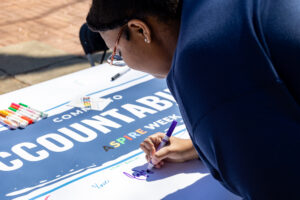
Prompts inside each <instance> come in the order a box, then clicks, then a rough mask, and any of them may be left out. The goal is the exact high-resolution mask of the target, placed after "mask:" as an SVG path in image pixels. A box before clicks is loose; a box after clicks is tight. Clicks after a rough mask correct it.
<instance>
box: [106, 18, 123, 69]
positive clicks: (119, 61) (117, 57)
mask: <svg viewBox="0 0 300 200" xmlns="http://www.w3.org/2000/svg"><path fill="white" fill-rule="evenodd" d="M126 26H127V24H126V25H124V26H123V27H122V28H121V30H120V32H119V33H118V37H117V40H116V43H115V46H114V49H113V52H112V54H111V56H109V57H108V59H107V62H108V63H110V65H113V66H117V67H124V66H126V65H127V64H126V63H125V62H124V60H123V58H122V56H121V54H120V52H118V53H117V48H118V45H119V42H120V39H121V36H122V34H123V31H124V29H125V27H126Z"/></svg>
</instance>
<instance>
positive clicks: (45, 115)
mask: <svg viewBox="0 0 300 200" xmlns="http://www.w3.org/2000/svg"><path fill="white" fill-rule="evenodd" d="M19 105H21V106H24V107H26V108H29V109H31V110H33V111H35V112H38V113H39V115H40V117H42V118H47V117H48V114H47V113H45V112H42V111H39V110H37V109H34V108H31V107H29V106H28V105H26V104H23V103H19Z"/></svg>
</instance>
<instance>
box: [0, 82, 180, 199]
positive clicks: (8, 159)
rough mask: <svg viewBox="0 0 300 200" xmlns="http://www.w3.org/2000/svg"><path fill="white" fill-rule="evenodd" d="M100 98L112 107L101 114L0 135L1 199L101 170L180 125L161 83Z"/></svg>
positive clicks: (70, 115) (77, 113) (74, 112)
mask: <svg viewBox="0 0 300 200" xmlns="http://www.w3.org/2000/svg"><path fill="white" fill-rule="evenodd" d="M104 98H111V99H113V102H112V103H111V104H110V105H109V106H108V107H106V108H105V110H103V111H101V112H99V111H92V110H89V111H88V110H84V109H80V108H74V109H71V110H68V111H66V112H64V113H61V114H59V115H56V116H52V117H49V118H47V119H45V120H41V121H39V122H37V123H36V124H33V125H30V126H28V127H27V128H26V129H24V130H7V131H4V132H0V181H1V187H0V199H3V200H4V199H11V198H12V197H18V196H20V195H25V194H27V193H29V192H32V191H33V190H34V189H39V188H32V187H35V186H38V185H41V184H44V185H43V186H46V185H48V184H53V182H55V180H57V179H58V178H60V177H63V176H65V177H64V178H69V177H70V176H73V175H75V174H76V172H82V171H83V170H85V169H87V168H92V167H99V166H101V165H102V164H103V163H105V162H107V161H110V160H114V159H116V158H118V157H119V156H122V155H125V154H127V153H129V152H131V151H133V150H136V149H138V148H139V144H140V143H141V142H142V141H143V140H144V139H145V138H146V137H148V136H149V135H151V134H154V133H156V132H165V130H166V129H167V128H169V126H170V124H171V122H172V121H173V120H177V121H178V122H179V124H178V125H181V124H183V122H182V120H181V116H180V114H179V110H178V107H177V104H176V103H175V101H174V99H173V98H172V96H171V94H170V93H169V92H168V90H167V86H166V84H165V81H164V80H157V79H153V80H150V81H147V82H144V83H141V84H138V85H135V86H133V87H130V88H128V89H125V90H122V91H119V92H116V93H113V94H110V95H108V96H105V97H104ZM60 181H61V179H60ZM26 188H27V190H25V189H26ZM28 188H32V189H28ZM15 191H19V192H17V193H16V192H15ZM20 191H22V192H20ZM14 192H15V193H14ZM7 194H10V195H11V196H10V197H9V196H7ZM12 194H14V195H12Z"/></svg>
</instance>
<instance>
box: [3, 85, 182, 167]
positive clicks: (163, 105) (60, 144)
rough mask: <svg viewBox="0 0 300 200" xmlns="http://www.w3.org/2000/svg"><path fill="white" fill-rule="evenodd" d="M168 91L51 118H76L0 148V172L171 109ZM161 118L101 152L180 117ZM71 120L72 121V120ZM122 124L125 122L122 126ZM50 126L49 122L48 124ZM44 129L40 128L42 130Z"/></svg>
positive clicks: (105, 147) (172, 100) (65, 149)
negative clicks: (94, 111) (91, 113)
mask: <svg viewBox="0 0 300 200" xmlns="http://www.w3.org/2000/svg"><path fill="white" fill-rule="evenodd" d="M168 92H169V91H168V90H164V91H159V92H156V93H154V94H153V95H151V96H145V97H142V98H139V99H137V100H135V102H134V103H126V104H123V105H120V106H119V107H118V108H112V109H110V110H108V111H105V112H102V113H100V114H97V115H94V116H90V117H89V118H86V119H82V117H84V115H83V114H84V113H85V112H87V111H85V110H77V111H73V112H71V113H69V114H67V115H62V116H61V117H54V118H53V119H52V121H51V120H49V123H55V124H57V125H60V123H61V122H63V121H65V120H70V119H71V118H73V117H79V115H82V117H81V118H80V120H78V121H76V123H71V124H68V125H67V126H66V125H65V124H66V123H62V126H63V127H60V128H55V129H56V130H49V129H48V130H47V132H46V133H42V132H41V133H39V134H38V135H37V138H36V139H33V140H31V141H30V142H29V141H27V142H26V141H24V142H21V143H19V144H16V145H12V146H11V147H10V149H9V150H4V149H1V150H0V171H14V170H18V169H20V168H22V166H23V165H24V164H26V162H31V163H32V162H34V163H36V162H39V161H42V160H45V159H47V158H49V157H50V156H53V155H55V153H61V152H65V151H68V150H70V149H72V148H73V147H74V145H76V144H78V143H88V142H91V141H93V140H95V139H96V138H97V137H99V136H100V135H102V136H105V135H108V134H109V133H110V132H111V131H115V132H116V131H118V130H119V129H120V128H121V127H122V125H123V126H128V124H131V123H133V122H135V121H139V120H140V119H142V118H146V117H148V116H153V115H155V114H156V113H159V112H161V111H164V110H167V109H170V108H172V107H173V106H174V105H176V103H175V100H174V99H173V97H172V96H171V95H170V93H168ZM160 118H161V119H159V120H156V121H153V122H152V123H150V124H147V125H145V126H144V127H143V128H141V129H138V130H136V131H134V132H131V133H128V134H125V135H123V136H122V137H118V138H115V140H114V141H111V142H110V143H109V144H107V146H104V147H103V150H104V152H105V151H108V150H110V149H115V148H118V147H119V146H121V145H123V144H125V142H127V141H131V140H134V139H135V138H137V137H139V136H140V135H143V134H145V133H146V132H147V131H145V129H148V130H151V131H152V130H154V129H156V128H157V127H160V126H162V125H165V124H168V123H170V122H171V121H173V120H176V119H178V118H181V116H177V115H174V114H173V115H172V114H171V113H170V115H169V116H165V117H163V118H162V117H160ZM73 122H74V121H73ZM124 124H125V125H124ZM49 127H50V128H51V124H49ZM41 131H43V130H41Z"/></svg>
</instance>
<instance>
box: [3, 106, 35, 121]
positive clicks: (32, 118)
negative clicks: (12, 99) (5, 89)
mask: <svg viewBox="0 0 300 200" xmlns="http://www.w3.org/2000/svg"><path fill="white" fill-rule="evenodd" d="M8 109H9V110H11V111H13V112H15V113H18V114H20V115H23V116H26V117H28V118H30V119H31V120H32V121H33V122H36V120H37V119H36V118H35V117H32V116H31V115H29V114H28V113H25V112H23V111H20V110H17V109H15V108H12V107H9V108H8Z"/></svg>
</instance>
